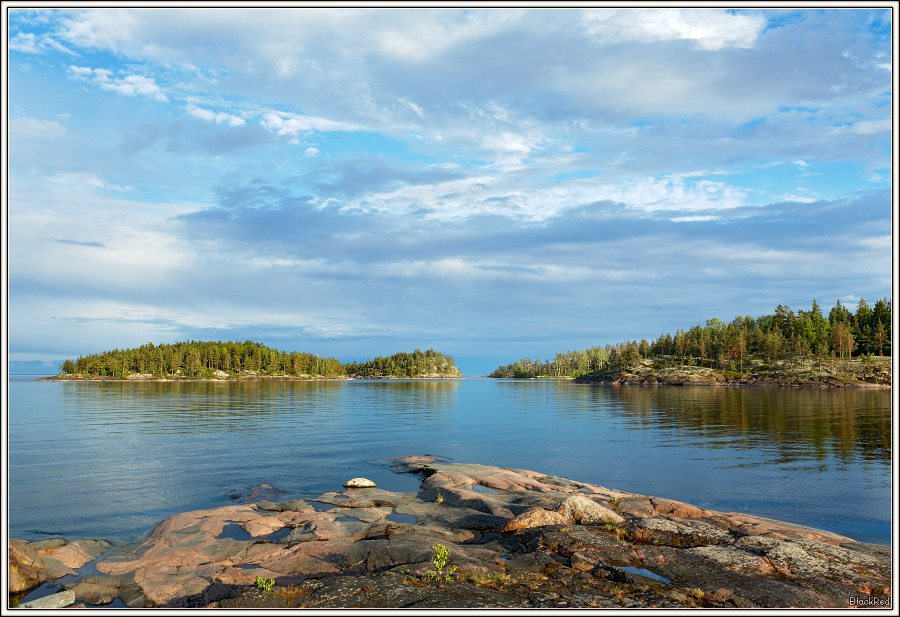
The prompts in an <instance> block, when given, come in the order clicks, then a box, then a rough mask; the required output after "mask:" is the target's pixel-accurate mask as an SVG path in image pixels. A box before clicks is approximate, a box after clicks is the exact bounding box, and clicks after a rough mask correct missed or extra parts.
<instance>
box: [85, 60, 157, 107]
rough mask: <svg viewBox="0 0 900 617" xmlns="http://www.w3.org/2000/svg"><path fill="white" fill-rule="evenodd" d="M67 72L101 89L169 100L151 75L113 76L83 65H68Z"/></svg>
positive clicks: (110, 73) (126, 94)
mask: <svg viewBox="0 0 900 617" xmlns="http://www.w3.org/2000/svg"><path fill="white" fill-rule="evenodd" d="M69 72H70V73H71V74H72V75H74V76H75V77H76V78H78V79H83V80H84V81H87V82H89V83H92V84H94V85H96V86H100V89H102V90H109V91H112V92H118V93H119V94H124V95H125V96H134V95H136V94H141V95H144V96H149V97H151V98H154V99H156V100H157V101H163V102H165V101H168V100H169V99H168V98H167V97H166V95H165V94H163V92H162V90H161V89H160V87H159V86H158V85H156V81H155V80H154V79H153V78H152V77H144V76H143V75H126V76H125V77H115V76H113V73H112V71H108V70H106V69H91V68H89V67H84V66H70V67H69Z"/></svg>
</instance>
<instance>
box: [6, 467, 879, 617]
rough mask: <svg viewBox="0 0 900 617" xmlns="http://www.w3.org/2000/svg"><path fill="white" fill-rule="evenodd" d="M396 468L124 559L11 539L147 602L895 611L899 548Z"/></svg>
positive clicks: (52, 574) (27, 562)
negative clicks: (397, 484) (382, 483)
mask: <svg viewBox="0 0 900 617" xmlns="http://www.w3.org/2000/svg"><path fill="white" fill-rule="evenodd" d="M395 463H396V469H397V470H398V471H402V472H406V473H416V474H420V475H421V476H422V483H421V487H420V490H419V491H417V492H410V493H394V492H388V491H384V490H381V489H378V488H356V489H349V490H346V491H343V492H328V493H324V494H323V495H321V496H320V497H319V498H318V499H316V500H315V501H312V500H309V501H304V500H296V501H290V502H281V503H278V502H273V501H260V502H256V503H242V504H238V505H231V506H225V507H220V508H215V509H211V510H200V511H194V512H186V513H182V514H177V515H175V516H172V517H170V518H168V519H166V520H165V521H163V522H162V523H160V524H159V525H158V526H157V527H156V528H155V529H154V530H153V531H152V532H150V534H148V535H147V536H146V537H145V538H143V539H141V540H140V541H138V542H134V543H131V544H127V545H121V546H110V545H109V544H104V545H99V544H89V543H88V544H82V543H65V541H63V543H62V544H59V545H58V546H50V545H48V544H42V543H33V544H29V543H23V542H20V541H15V540H14V541H12V542H11V544H10V565H11V568H10V570H11V571H16V572H18V573H20V579H21V580H22V581H26V582H23V583H22V584H21V585H24V586H25V587H26V588H29V587H33V586H35V585H37V584H40V582H42V581H46V580H50V579H52V578H59V577H60V576H63V574H72V573H73V570H77V569H78V567H79V565H78V564H81V565H84V563H83V562H82V561H81V559H82V558H84V557H90V555H92V554H95V553H97V551H98V550H99V549H101V548H102V549H103V550H105V551H106V552H105V553H103V555H102V557H100V558H99V559H97V560H96V561H94V562H93V567H94V568H95V570H96V572H97V574H90V575H82V576H76V577H73V578H74V581H73V582H68V583H65V584H63V585H62V587H63V589H64V590H65V591H70V590H71V591H74V595H75V599H74V602H79V603H85V604H88V605H97V604H105V603H109V602H110V601H112V600H113V599H115V598H118V601H120V602H122V603H124V604H125V605H128V606H132V607H138V606H160V607H210V608H213V607H223V608H225V607H230V608H301V607H307V608H397V607H414V608H478V607H507V608H603V607H610V608H612V607H639V608H640V607H643V608H651V607H657V608H678V607H697V606H705V607H721V608H765V607H769V608H776V607H782V608H783V607H816V608H821V607H836V608H847V607H850V606H862V605H866V606H880V607H883V608H886V607H888V606H890V602H891V589H890V584H891V582H890V581H891V552H890V548H888V547H884V546H879V545H872V544H864V543H860V542H855V541H853V540H851V539H850V538H846V537H843V536H840V535H837V534H833V533H830V532H827V531H821V530H816V529H811V528H807V527H802V526H799V525H794V524H790V523H783V522H779V521H773V520H769V519H764V518H759V517H755V516H749V515H744V514H735V513H727V512H714V511H711V510H706V509H703V508H699V507H696V506H692V505H690V504H684V503H681V502H677V501H672V500H669V499H661V498H656V497H647V496H643V495H634V494H630V493H623V492H620V491H616V490H612V489H607V488H604V487H602V486H596V485H592V484H587V483H583V482H577V481H572V480H568V479H565V478H558V477H554V476H547V475H543V474H540V473H536V472H531V471H525V470H517V469H502V468H497V467H489V466H485V465H474V464H460V463H449V462H444V461H440V460H437V459H434V458H431V457H406V458H401V459H397V460H396V461H395ZM67 547H68V549H69V551H70V552H71V553H73V554H74V553H79V554H81V557H79V558H78V559H75V558H74V557H73V558H72V559H71V560H68V561H67V559H68V558H69V553H63V552H62V551H63V549H65V548H67ZM88 547H92V548H91V550H93V551H94V553H91V552H89V551H88ZM439 547H445V548H446V549H447V551H448V552H447V556H446V560H445V562H444V561H442V560H441V559H440V557H439V554H440V551H439ZM14 553H15V554H14ZM82 553H83V554H82ZM63 557H65V559H64V558H63ZM14 563H15V564H16V566H15V567H12V566H13V564H14ZM58 564H63V565H58ZM65 564H68V565H65ZM27 568H30V569H31V570H33V571H34V572H35V573H36V574H34V575H28V576H22V575H21V573H22V572H23V571H24V570H25V569H27ZM74 574H76V575H77V574H78V573H77V572H74ZM260 578H261V579H269V580H273V581H274V583H273V587H272V589H271V590H269V591H268V592H266V591H264V590H262V589H260V588H258V587H257V585H256V583H257V580H259V579H260ZM20 579H16V580H20ZM21 585H20V586H21ZM854 603H855V604H854Z"/></svg>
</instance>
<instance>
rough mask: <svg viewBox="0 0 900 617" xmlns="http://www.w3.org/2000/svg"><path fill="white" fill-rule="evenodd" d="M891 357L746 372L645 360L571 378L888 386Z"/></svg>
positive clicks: (694, 383)
mask: <svg viewBox="0 0 900 617" xmlns="http://www.w3.org/2000/svg"><path fill="white" fill-rule="evenodd" d="M890 361H891V359H890V358H877V359H874V360H873V361H872V362H871V363H868V364H866V363H863V362H861V361H860V360H858V359H854V360H853V361H850V360H846V361H841V360H834V361H832V362H829V363H828V364H825V365H823V366H821V367H818V366H816V365H815V364H814V363H813V362H805V363H802V364H798V365H796V366H790V365H788V366H778V367H775V368H771V369H766V370H763V369H759V368H754V369H753V370H747V371H746V372H737V371H722V370H716V369H711V368H707V367H702V366H692V365H675V366H661V365H659V364H657V363H655V362H653V361H651V360H644V361H641V362H639V363H637V364H635V365H632V366H628V367H626V368H624V369H623V368H617V369H614V370H612V369H609V370H604V371H597V372H595V373H591V374H589V375H582V376H581V377H577V378H575V379H574V382H575V383H597V384H607V385H622V386H625V385H667V386H687V385H692V386H776V387H808V388H890V387H891V362H890Z"/></svg>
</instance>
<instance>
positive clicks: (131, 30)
mask: <svg viewBox="0 0 900 617" xmlns="http://www.w3.org/2000/svg"><path fill="white" fill-rule="evenodd" d="M60 21H61V24H60V25H61V29H60V36H61V37H62V38H63V39H65V40H67V41H69V42H71V43H72V44H74V45H77V46H79V47H87V48H93V49H106V50H109V51H112V52H117V51H119V47H120V45H127V44H128V42H129V41H131V40H133V38H134V35H135V29H136V28H137V26H138V20H137V18H136V16H135V15H134V14H133V13H132V12H131V11H129V10H127V9H103V10H95V9H89V10H85V11H80V12H78V13H76V14H75V15H74V16H71V17H66V18H63V19H61V20H60Z"/></svg>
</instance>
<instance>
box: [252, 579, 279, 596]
mask: <svg viewBox="0 0 900 617" xmlns="http://www.w3.org/2000/svg"><path fill="white" fill-rule="evenodd" d="M274 584H275V579H274V578H263V577H261V576H257V577H256V587H257V589H262V590H263V593H269V592H270V591H272V585H274Z"/></svg>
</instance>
